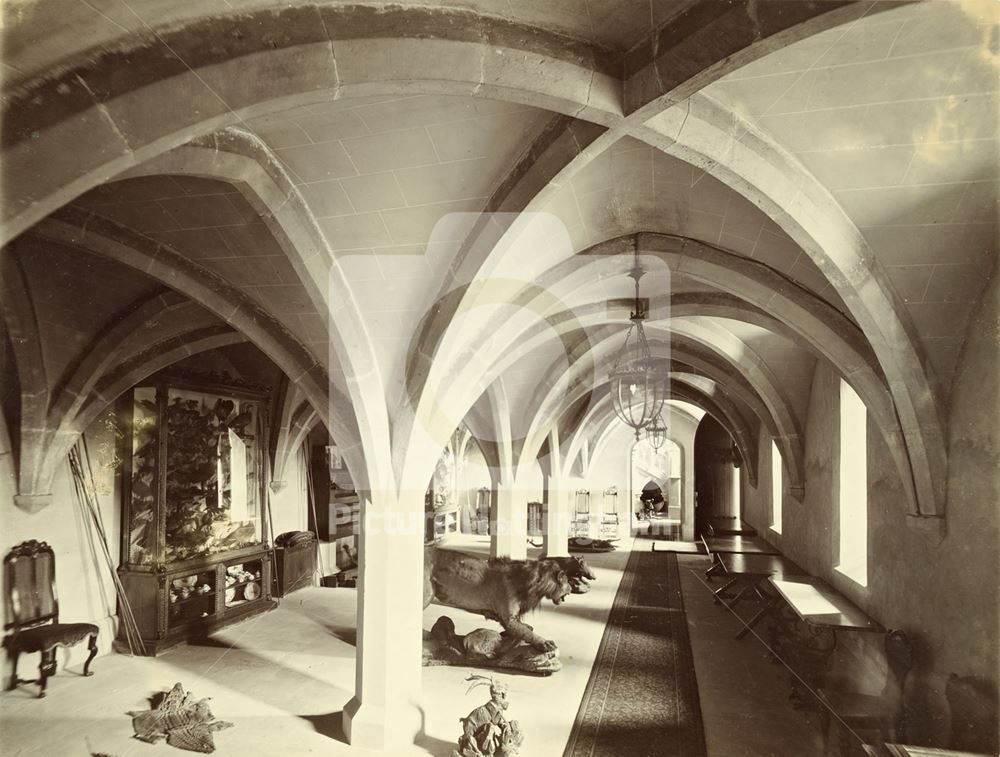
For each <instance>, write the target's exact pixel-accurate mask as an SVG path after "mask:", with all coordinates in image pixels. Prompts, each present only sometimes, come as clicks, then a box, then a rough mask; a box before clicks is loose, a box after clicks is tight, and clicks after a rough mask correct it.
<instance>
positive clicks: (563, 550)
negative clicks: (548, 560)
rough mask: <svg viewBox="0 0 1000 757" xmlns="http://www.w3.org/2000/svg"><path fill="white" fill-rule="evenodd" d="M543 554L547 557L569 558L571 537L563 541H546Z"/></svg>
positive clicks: (547, 539)
mask: <svg viewBox="0 0 1000 757" xmlns="http://www.w3.org/2000/svg"><path fill="white" fill-rule="evenodd" d="M542 554H543V555H545V557H569V537H568V536H567V537H565V538H562V539H549V538H546V539H544V543H543V545H542Z"/></svg>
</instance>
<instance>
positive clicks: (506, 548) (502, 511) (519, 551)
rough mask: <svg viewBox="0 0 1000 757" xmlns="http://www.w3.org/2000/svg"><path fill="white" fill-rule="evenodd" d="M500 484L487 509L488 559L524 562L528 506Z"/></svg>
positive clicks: (507, 486)
mask: <svg viewBox="0 0 1000 757" xmlns="http://www.w3.org/2000/svg"><path fill="white" fill-rule="evenodd" d="M522 494H523V493H521V492H518V490H517V489H515V488H514V487H513V486H511V485H508V484H507V483H505V482H503V481H501V482H500V484H499V485H498V486H497V488H496V492H495V497H494V500H493V503H494V505H495V506H494V507H491V508H490V555H491V556H492V557H510V558H512V559H514V560H524V559H526V558H527V556H528V502H527V500H526V499H525V497H524V496H522Z"/></svg>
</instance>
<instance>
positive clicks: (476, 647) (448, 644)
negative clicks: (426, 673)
mask: <svg viewBox="0 0 1000 757" xmlns="http://www.w3.org/2000/svg"><path fill="white" fill-rule="evenodd" d="M424 665H426V666H434V665H462V666H473V667H481V668H503V669H507V670H520V671H523V672H525V673H534V674H536V675H551V674H552V673H555V672H556V671H557V670H561V669H562V663H561V662H560V661H559V653H558V652H539V651H538V650H537V649H535V648H534V647H533V646H531V645H530V644H525V643H524V642H522V641H521V640H520V639H514V638H511V636H510V634H508V633H507V632H506V631H504V632H503V633H500V632H499V631H494V630H493V629H491V628H477V629H475V630H474V631H471V632H469V633H467V634H465V635H464V636H463V635H461V634H458V633H456V631H455V622H454V621H453V620H452V619H451V618H449V617H448V616H447V615H442V616H441V617H440V618H438V619H437V622H436V623H434V627H433V628H431V632H430V634H429V635H426V636H425V637H424Z"/></svg>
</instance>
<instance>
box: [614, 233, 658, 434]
mask: <svg viewBox="0 0 1000 757" xmlns="http://www.w3.org/2000/svg"><path fill="white" fill-rule="evenodd" d="M635 256H636V262H635V265H634V266H633V268H632V270H631V271H629V274H628V275H629V276H630V277H631V278H633V279H634V280H635V310H634V311H633V312H632V314H631V316H630V317H629V320H630V321H631V323H630V325H629V327H628V332H627V333H626V334H625V343H624V344H623V345H622V348H621V350H619V352H618V356H617V357H616V358H615V363H614V367H613V368H612V369H611V373H610V374H608V378H609V379H610V382H611V403H612V405H613V407H614V410H615V415H617V416H618V418H619V419H620V420H621V421H622V423H624V424H625V425H626V426H629V427H631V428H633V429H635V439H636V441H638V440H639V431H641V430H642V429H644V428H646V426H648V425H649V424H650V423H652V421H653V419H654V418H656V416H658V415H659V414H660V411H661V410H662V409H663V403H664V400H666V394H667V373H666V371H664V370H662V369H661V368H659V367H658V366H657V364H656V363H655V362H654V360H653V356H652V354H651V353H650V351H649V343H648V342H647V341H646V334H645V332H644V331H643V327H642V322H643V321H644V320H646V313H645V311H644V309H643V306H642V301H641V300H640V299H639V279H641V278H642V276H643V274H644V273H645V271H643V270H642V268H640V267H639V260H638V258H639V251H638V249H636V252H635Z"/></svg>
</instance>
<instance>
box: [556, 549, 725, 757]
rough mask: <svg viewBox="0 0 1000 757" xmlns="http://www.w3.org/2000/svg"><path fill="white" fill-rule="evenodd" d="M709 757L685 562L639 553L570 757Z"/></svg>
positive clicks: (632, 562)
mask: <svg viewBox="0 0 1000 757" xmlns="http://www.w3.org/2000/svg"><path fill="white" fill-rule="evenodd" d="M623 755H629V757H642V756H643V755H645V756H646V757H654V756H655V757H661V755H662V756H664V757H674V756H676V757H704V755H705V734H704V731H703V728H702V722H701V708H700V707H699V705H698V683H697V681H696V680H695V675H694V660H693V657H692V655H691V644H690V641H689V639H688V631H687V620H686V619H685V616H684V600H683V597H682V596H681V585H680V577H679V575H678V568H677V555H676V554H673V553H672V552H633V553H632V555H631V557H629V561H628V566H627V567H626V569H625V575H624V576H623V577H622V582H621V586H620V587H619V588H618V595H617V596H616V597H615V603H614V606H613V607H612V609H611V617H610V618H608V626H607V628H606V629H605V631H604V638H603V639H602V640H601V646H600V649H599V650H598V652H597V660H596V662H595V663H594V668H593V670H592V671H591V674H590V681H589V683H588V684H587V689H586V691H585V692H584V695H583V701H582V702H581V703H580V710H579V712H578V713H577V716H576V723H575V725H574V726H573V732H572V734H570V738H569V743H568V744H567V746H566V751H565V752H564V753H563V757H622V756H623Z"/></svg>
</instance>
